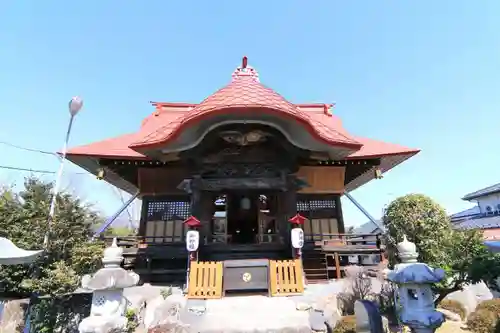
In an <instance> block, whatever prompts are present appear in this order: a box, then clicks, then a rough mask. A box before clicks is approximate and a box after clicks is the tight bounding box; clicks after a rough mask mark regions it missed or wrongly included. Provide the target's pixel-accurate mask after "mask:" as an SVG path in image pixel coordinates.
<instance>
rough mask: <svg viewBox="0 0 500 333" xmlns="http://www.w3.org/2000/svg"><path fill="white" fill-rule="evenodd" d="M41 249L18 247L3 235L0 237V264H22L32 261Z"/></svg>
mask: <svg viewBox="0 0 500 333" xmlns="http://www.w3.org/2000/svg"><path fill="white" fill-rule="evenodd" d="M42 253H43V250H37V251H27V250H23V249H20V248H18V247H17V246H16V245H15V244H14V243H12V242H11V241H10V239H7V238H5V237H0V265H21V264H22V265H24V264H31V263H33V262H34V261H35V260H36V259H37V258H38V257H40V255H41V254H42Z"/></svg>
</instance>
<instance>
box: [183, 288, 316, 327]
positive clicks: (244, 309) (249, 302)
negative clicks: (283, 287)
mask: <svg viewBox="0 0 500 333" xmlns="http://www.w3.org/2000/svg"><path fill="white" fill-rule="evenodd" d="M186 308H187V309H188V310H187V312H184V313H183V314H182V316H181V320H182V321H183V322H184V323H189V324H190V326H191V331H192V332H200V333H209V332H210V333H215V332H232V333H239V332H241V333H243V332H290V333H291V332H308V333H309V332H311V328H310V325H309V313H308V312H307V311H298V310H297V309H296V303H295V301H294V300H293V299H290V298H287V297H273V298H271V297H265V296H244V297H238V296H235V297H225V298H223V299H217V300H207V301H195V300H190V301H188V304H187V307H186ZM203 309H205V312H204V313H203V314H201V313H199V315H197V314H196V312H197V311H198V310H203Z"/></svg>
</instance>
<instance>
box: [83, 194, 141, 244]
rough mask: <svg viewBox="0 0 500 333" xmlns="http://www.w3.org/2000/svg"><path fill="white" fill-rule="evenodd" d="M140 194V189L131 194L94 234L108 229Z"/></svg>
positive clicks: (95, 235)
mask: <svg viewBox="0 0 500 333" xmlns="http://www.w3.org/2000/svg"><path fill="white" fill-rule="evenodd" d="M138 196H139V191H137V192H136V193H135V194H134V195H133V196H131V197H130V198H129V199H128V200H127V201H125V202H124V203H123V205H122V206H121V207H120V208H119V209H118V210H117V211H116V212H115V213H114V214H113V216H111V217H110V218H109V219H108V220H107V221H106V222H104V224H103V225H102V226H101V227H100V228H99V230H98V231H97V232H96V233H95V234H94V236H93V237H94V238H95V237H97V236H99V235H100V234H102V233H103V232H104V231H106V229H108V228H109V227H110V226H111V224H113V222H115V220H116V219H117V218H118V216H120V214H121V213H123V211H124V210H125V209H127V207H128V206H129V205H130V204H131V203H132V201H134V200H135V199H136V198H137V197H138Z"/></svg>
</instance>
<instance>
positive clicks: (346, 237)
mask: <svg viewBox="0 0 500 333" xmlns="http://www.w3.org/2000/svg"><path fill="white" fill-rule="evenodd" d="M381 236H382V235H381V234H305V235H304V239H305V241H306V242H308V241H309V242H310V241H314V242H315V243H316V244H317V245H328V244H336V245H341V244H343V245H375V246H377V247H380V245H381V239H382V237H381Z"/></svg>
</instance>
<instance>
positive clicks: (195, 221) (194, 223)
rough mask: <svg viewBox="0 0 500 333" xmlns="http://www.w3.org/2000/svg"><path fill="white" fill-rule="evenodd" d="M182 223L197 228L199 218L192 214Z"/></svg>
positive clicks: (199, 224)
mask: <svg viewBox="0 0 500 333" xmlns="http://www.w3.org/2000/svg"><path fill="white" fill-rule="evenodd" d="M183 223H184V224H186V225H187V226H189V227H191V228H197V227H199V226H201V222H200V220H198V219H197V218H196V217H194V216H190V217H188V218H187V220H186V221H184V222H183Z"/></svg>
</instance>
